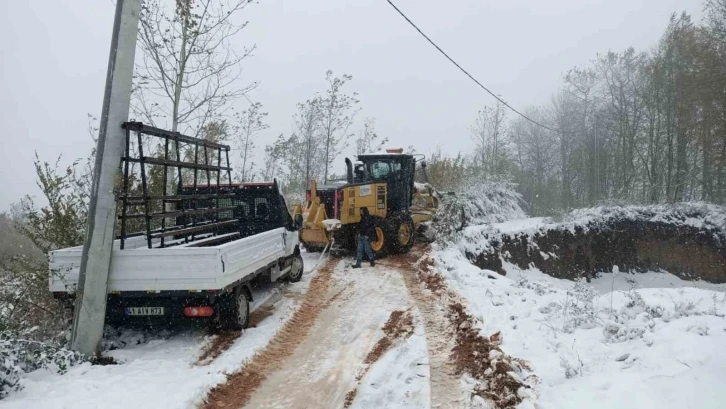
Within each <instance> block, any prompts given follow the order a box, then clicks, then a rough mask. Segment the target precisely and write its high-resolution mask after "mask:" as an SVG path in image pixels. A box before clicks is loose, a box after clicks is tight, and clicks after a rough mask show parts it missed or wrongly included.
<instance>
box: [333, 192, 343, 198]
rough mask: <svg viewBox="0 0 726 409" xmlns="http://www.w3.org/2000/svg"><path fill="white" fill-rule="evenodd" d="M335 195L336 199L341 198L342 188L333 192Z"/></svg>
mask: <svg viewBox="0 0 726 409" xmlns="http://www.w3.org/2000/svg"><path fill="white" fill-rule="evenodd" d="M335 197H336V198H337V199H338V200H343V191H342V190H338V191H337V192H335Z"/></svg>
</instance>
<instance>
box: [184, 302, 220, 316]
mask: <svg viewBox="0 0 726 409" xmlns="http://www.w3.org/2000/svg"><path fill="white" fill-rule="evenodd" d="M212 315H214V308H212V307H210V306H208V305H203V306H199V307H186V308H184V316H185V317H189V318H195V317H211V316H212Z"/></svg>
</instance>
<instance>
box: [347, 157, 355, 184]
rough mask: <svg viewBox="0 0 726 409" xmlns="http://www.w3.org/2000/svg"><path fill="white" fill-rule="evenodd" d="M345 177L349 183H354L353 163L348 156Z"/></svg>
mask: <svg viewBox="0 0 726 409" xmlns="http://www.w3.org/2000/svg"><path fill="white" fill-rule="evenodd" d="M345 178H346V180H347V181H348V183H353V163H352V162H351V161H350V159H348V158H345Z"/></svg>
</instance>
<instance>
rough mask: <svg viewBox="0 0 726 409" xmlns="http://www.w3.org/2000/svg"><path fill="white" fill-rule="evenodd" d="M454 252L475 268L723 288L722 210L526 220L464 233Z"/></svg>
mask: <svg viewBox="0 0 726 409" xmlns="http://www.w3.org/2000/svg"><path fill="white" fill-rule="evenodd" d="M456 248H458V249H459V250H460V251H461V252H462V253H464V254H465V255H466V256H467V257H468V258H469V259H470V260H471V261H472V262H474V263H475V264H476V265H477V266H479V267H481V268H487V269H491V270H495V271H497V272H499V273H502V274H503V273H504V270H503V267H502V261H501V260H505V261H511V262H513V263H515V264H517V265H518V266H519V267H521V268H526V267H527V266H528V265H529V264H530V263H534V265H536V266H537V267H538V268H539V269H541V270H542V271H543V272H545V273H547V274H550V275H553V276H556V277H560V278H571V279H574V278H577V277H589V278H592V277H596V274H597V273H599V272H601V271H609V270H610V268H611V267H612V266H613V265H614V264H617V265H619V266H620V267H622V268H624V269H627V270H637V271H648V270H659V269H664V270H667V271H671V272H672V273H674V274H678V275H679V277H682V278H686V279H691V280H693V279H702V280H706V281H710V282H717V283H721V282H726V208H724V207H723V206H718V205H707V204H699V203H690V204H678V205H672V206H666V205H654V206H609V207H598V208H592V209H579V210H575V211H573V212H571V213H570V214H569V215H567V216H566V217H564V218H563V219H561V220H554V219H551V218H529V219H520V220H510V221H505V222H502V223H493V224H485V225H477V226H470V227H467V228H466V229H464V230H463V232H462V233H461V235H460V237H459V239H458V241H457V243H456Z"/></svg>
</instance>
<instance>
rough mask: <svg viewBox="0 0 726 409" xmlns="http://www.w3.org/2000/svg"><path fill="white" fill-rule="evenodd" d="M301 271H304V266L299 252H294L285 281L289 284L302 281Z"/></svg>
mask: <svg viewBox="0 0 726 409" xmlns="http://www.w3.org/2000/svg"><path fill="white" fill-rule="evenodd" d="M303 271H305V264H304V263H303V258H302V256H301V255H300V252H296V253H295V255H293V256H292V265H291V266H290V272H289V273H287V279H288V281H290V282H291V283H297V282H298V281H300V280H302V276H303Z"/></svg>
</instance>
